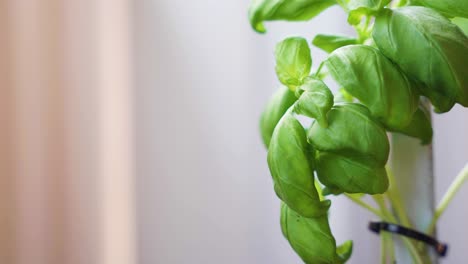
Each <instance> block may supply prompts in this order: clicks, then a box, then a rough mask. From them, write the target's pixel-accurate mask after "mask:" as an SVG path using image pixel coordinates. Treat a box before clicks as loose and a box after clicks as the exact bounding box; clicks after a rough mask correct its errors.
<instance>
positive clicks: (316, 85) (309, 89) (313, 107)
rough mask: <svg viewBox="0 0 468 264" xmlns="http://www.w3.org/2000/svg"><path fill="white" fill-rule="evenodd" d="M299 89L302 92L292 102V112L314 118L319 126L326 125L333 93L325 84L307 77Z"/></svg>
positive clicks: (331, 105)
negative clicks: (293, 102)
mask: <svg viewBox="0 0 468 264" xmlns="http://www.w3.org/2000/svg"><path fill="white" fill-rule="evenodd" d="M299 90H300V92H301V93H302V94H301V96H300V97H299V99H298V100H297V102H296V103H295V104H294V112H296V113H298V114H301V115H305V116H308V117H311V118H315V119H316V120H317V122H318V123H319V124H320V125H321V126H324V127H327V126H328V121H327V113H328V111H330V109H331V108H332V107H333V94H332V92H331V91H330V89H329V88H328V87H327V85H325V83H323V82H322V81H320V80H315V79H308V80H307V81H306V82H305V83H304V84H303V85H301V86H300V87H299Z"/></svg>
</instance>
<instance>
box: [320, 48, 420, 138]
mask: <svg viewBox="0 0 468 264" xmlns="http://www.w3.org/2000/svg"><path fill="white" fill-rule="evenodd" d="M325 65H326V66H327V68H328V70H329V72H330V74H331V75H332V77H333V79H335V80H336V81H337V82H338V84H339V85H340V86H341V87H343V88H344V89H345V90H346V91H348V92H349V93H350V94H351V95H353V96H354V97H355V98H357V99H359V101H360V102H361V103H363V104H364V105H366V106H367V107H368V108H369V110H370V111H371V113H372V115H373V116H375V117H377V118H378V119H379V121H381V122H382V123H383V124H384V125H385V126H386V127H389V128H391V129H402V128H404V127H406V126H408V125H409V123H410V122H411V120H412V117H413V114H414V112H415V111H416V109H417V108H418V98H419V96H418V89H417V87H416V85H415V84H414V83H413V82H411V81H410V80H409V79H408V78H407V77H406V75H405V74H404V73H403V72H402V71H401V70H400V69H399V68H398V67H397V66H396V65H395V64H393V63H392V62H391V61H390V60H389V59H387V58H386V57H385V56H384V55H383V54H382V53H381V52H380V51H379V50H378V49H376V48H373V47H370V46H365V45H351V46H346V47H343V48H340V49H337V50H335V51H334V52H333V53H331V54H330V55H329V56H328V58H327V60H326V61H325Z"/></svg>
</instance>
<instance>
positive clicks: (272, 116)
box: [260, 86, 297, 148]
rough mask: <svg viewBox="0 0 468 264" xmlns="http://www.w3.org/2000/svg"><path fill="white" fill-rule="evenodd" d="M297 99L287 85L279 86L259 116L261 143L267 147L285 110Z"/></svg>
mask: <svg viewBox="0 0 468 264" xmlns="http://www.w3.org/2000/svg"><path fill="white" fill-rule="evenodd" d="M296 100H297V98H296V96H295V95H294V93H293V92H291V91H290V90H289V89H288V88H287V87H284V86H282V87H280V88H279V89H278V90H277V91H276V92H275V93H274V94H273V96H272V97H271V98H270V100H269V101H268V103H267V105H266V107H265V110H263V113H262V116H261V117H260V134H261V136H262V140H263V144H265V146H266V147H267V148H268V146H269V145H270V140H271V136H272V135H273V131H274V129H275V127H276V124H278V122H279V121H280V119H281V117H282V116H283V115H284V113H286V110H288V108H289V107H290V106H291V105H293V104H294V102H295V101H296Z"/></svg>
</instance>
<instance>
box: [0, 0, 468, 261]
mask: <svg viewBox="0 0 468 264" xmlns="http://www.w3.org/2000/svg"><path fill="white" fill-rule="evenodd" d="M248 2H249V1H247V0H243V1H235V0H228V1H215V0H202V1H181V0H172V1H170V0H141V1H129V0H118V1H115V0H95V1H92V0H81V1H72V0H62V1H61V0H40V1H39V0H37V1H33V0H30V1H28V0H0V89H1V96H0V124H1V125H2V129H0V263H1V264H3V263H6V264H32V263H34V264H64V263H66V264H69V263H70V264H133V263H141V264H182V263H204V264H210V263H226V264H231V263H232V264H237V263H248V264H254V263H255V264H256V263H268V264H275V263H278V264H280V263H301V262H300V260H299V258H298V257H297V256H296V255H295V253H294V252H293V251H292V250H291V249H290V247H289V245H288V243H287V242H286V241H285V240H284V238H283V237H282V235H281V230H280V227H279V201H278V199H277V198H276V196H275V195H274V192H273V188H272V183H271V179H270V176H269V172H268V168H267V164H266V151H265V150H264V147H263V145H262V144H261V141H260V137H259V135H258V118H259V115H260V113H261V111H262V109H263V106H264V104H265V103H266V101H267V99H268V98H269V96H270V95H271V93H272V92H273V91H274V90H275V89H276V88H277V86H278V81H277V80H276V77H275V75H274V61H273V50H274V45H275V43H276V42H277V41H279V40H281V39H282V38H284V37H286V36H288V35H302V36H304V37H306V38H308V39H312V38H313V36H314V35H315V34H317V33H324V32H335V33H341V34H347V33H348V34H351V32H352V31H351V29H350V28H349V26H347V24H346V18H345V16H344V14H343V12H342V11H341V10H339V9H338V8H332V9H330V10H328V11H326V12H325V13H324V14H323V15H321V16H319V17H318V18H316V19H314V20H313V21H312V22H310V23H292V24H291V23H281V22H278V23H270V24H267V28H268V30H269V31H268V33H267V34H266V35H258V34H256V33H254V32H253V31H252V30H251V28H250V26H249V24H248V21H247V14H246V13H247V6H248ZM312 53H313V59H314V66H315V67H316V66H317V65H318V63H319V62H320V61H321V60H322V59H323V58H324V57H325V54H324V53H323V52H321V51H318V50H317V49H315V48H314V49H313V50H312ZM434 124H435V130H436V133H435V143H434V156H435V164H434V165H435V174H436V188H435V189H436V190H435V191H436V201H438V200H439V199H440V198H441V196H442V195H443V193H444V191H445V190H446V189H447V187H448V185H449V184H450V182H451V180H452V179H453V177H454V176H455V175H456V173H457V172H458V170H459V169H461V167H462V166H463V164H464V163H466V162H467V160H468V138H467V137H466V134H467V131H468V111H467V110H466V109H462V108H461V107H458V106H457V107H455V108H454V110H453V111H452V112H450V113H449V114H444V115H434ZM467 200H468V186H465V187H463V188H462V192H461V193H459V194H458V195H457V196H456V198H455V200H454V202H453V204H452V205H451V206H450V208H449V209H448V210H447V212H446V213H445V215H443V216H442V217H441V221H440V225H439V226H438V228H439V237H440V239H441V240H442V241H445V242H449V244H450V249H449V253H448V257H447V258H445V259H444V260H442V261H441V263H464V262H465V259H466V252H467V251H468V246H467V245H468V231H467V230H468V228H466V225H465V222H466V221H465V218H466V217H467V215H468V211H467V209H466V206H465V204H464V202H465V201H467ZM371 219H373V217H372V216H371V215H370V214H368V213H366V212H364V211H363V210H362V209H360V208H358V207H357V206H355V205H353V204H351V203H350V202H348V201H347V200H345V199H344V198H338V199H334V206H333V209H332V211H331V225H332V230H333V232H334V234H335V235H336V237H337V240H338V242H342V241H344V240H346V239H353V240H354V241H355V250H354V254H353V257H352V259H351V261H350V263H351V264H354V263H377V261H378V257H379V238H378V237H377V236H375V235H373V234H371V233H370V232H368V231H367V228H366V227H367V222H368V221H369V220H371Z"/></svg>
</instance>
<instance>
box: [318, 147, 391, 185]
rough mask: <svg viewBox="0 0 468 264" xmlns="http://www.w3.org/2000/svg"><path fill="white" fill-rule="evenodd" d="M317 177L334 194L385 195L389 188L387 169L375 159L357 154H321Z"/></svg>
mask: <svg viewBox="0 0 468 264" xmlns="http://www.w3.org/2000/svg"><path fill="white" fill-rule="evenodd" d="M316 163H317V168H316V169H317V176H318V178H319V180H320V182H321V183H322V184H323V185H325V186H327V190H328V191H329V192H331V193H333V194H339V193H341V192H347V193H367V194H378V193H384V192H385V191H386V190H387V188H388V178H387V172H386V170H385V167H384V166H382V165H381V164H378V163H377V162H376V161H375V160H374V159H372V158H369V157H366V156H359V155H357V154H355V153H352V154H351V153H339V154H334V153H332V152H326V151H324V152H320V154H319V155H318V157H317V162H316Z"/></svg>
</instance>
